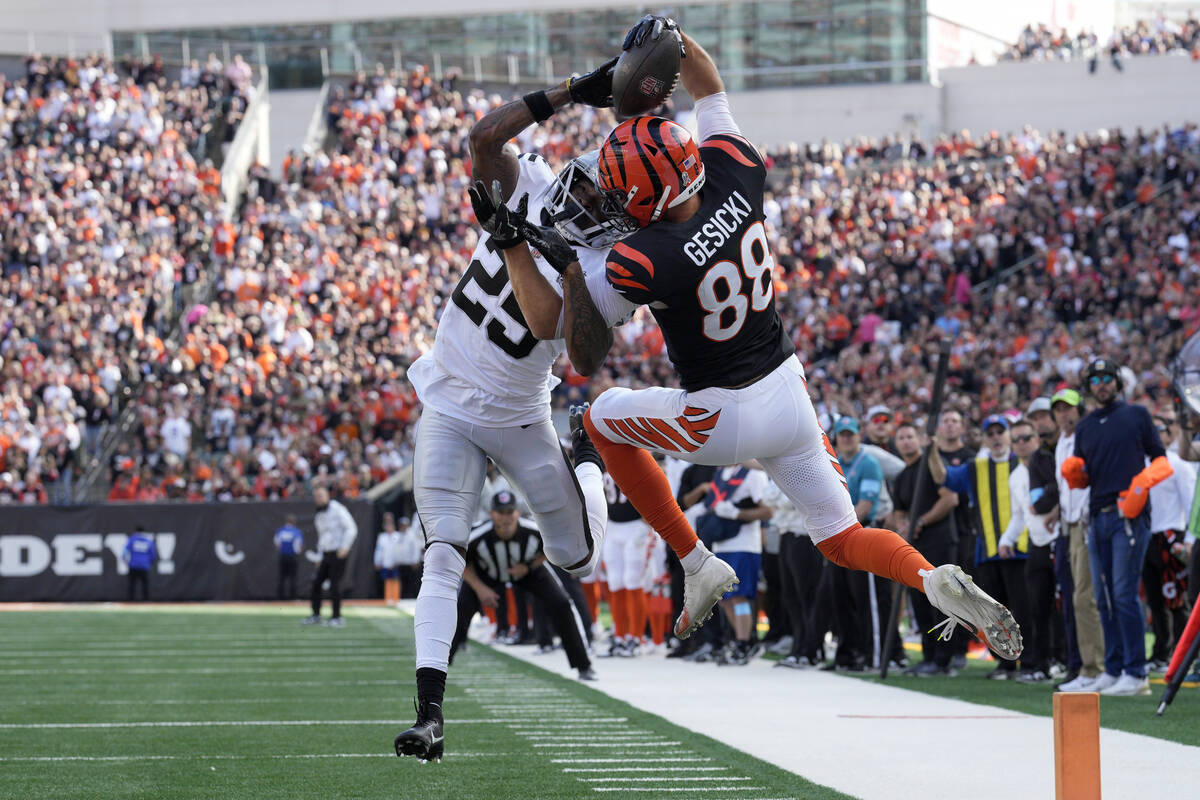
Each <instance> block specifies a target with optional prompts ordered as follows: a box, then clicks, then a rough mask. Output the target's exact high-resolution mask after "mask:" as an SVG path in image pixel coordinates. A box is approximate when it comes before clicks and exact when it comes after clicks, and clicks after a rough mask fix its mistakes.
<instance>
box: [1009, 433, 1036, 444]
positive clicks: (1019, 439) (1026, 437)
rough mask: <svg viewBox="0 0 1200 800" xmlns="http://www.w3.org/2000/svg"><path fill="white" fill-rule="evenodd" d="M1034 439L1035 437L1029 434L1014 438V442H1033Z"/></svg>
mask: <svg viewBox="0 0 1200 800" xmlns="http://www.w3.org/2000/svg"><path fill="white" fill-rule="evenodd" d="M1033 438H1034V436H1033V434H1032V433H1027V434H1025V435H1024V436H1014V437H1013V441H1014V442H1028V441H1030V440H1032V439H1033Z"/></svg>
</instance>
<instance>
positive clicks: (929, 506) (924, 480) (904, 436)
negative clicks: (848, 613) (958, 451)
mask: <svg viewBox="0 0 1200 800" xmlns="http://www.w3.org/2000/svg"><path fill="white" fill-rule="evenodd" d="M895 441H896V450H897V451H898V452H899V453H900V457H901V458H903V459H904V460H905V462H907V466H906V467H905V468H904V470H903V471H902V472H901V473H900V474H899V475H898V476H896V487H895V491H894V492H893V493H892V501H893V502H894V503H895V506H896V510H895V512H894V513H895V515H896V516H895V519H894V520H893V527H894V528H895V529H896V530H898V531H901V532H907V538H908V541H909V542H911V543H912V546H913V547H915V548H917V551H918V552H919V553H920V554H921V555H923V556H925V558H927V559H928V560H929V563H930V564H951V563H953V562H954V558H955V555H956V548H957V547H958V534H957V531H956V529H955V526H954V522H953V520H952V519H951V514H952V513H953V511H954V509H955V507H956V506H957V505H958V494H957V493H955V492H952V491H950V490H949V489H947V488H945V487H943V486H938V485H937V483H936V482H935V481H934V480H933V476H932V475H930V474H929V466H928V465H925V475H924V477H921V438H920V435H919V434H918V432H917V427H916V426H915V425H913V424H912V423H911V422H905V423H902V424H900V425H898V426H897V427H896V432H895ZM918 485H920V486H921V487H922V488H921V494H920V496H919V497H918V496H917V486H918ZM914 506H915V507H916V509H917V518H916V520H915V522H914V523H913V524H912V526H911V527H910V526H909V519H910V515H911V513H912V509H913V507H914ZM909 596H910V597H911V599H912V604H913V612H914V614H915V616H916V621H917V625H918V626H919V627H920V629H921V631H922V633H921V652H922V655H923V656H924V661H922V662H921V663H920V664H916V665H914V666H912V667H910V668H909V669H907V670H905V674H906V675H916V676H918V677H926V678H927V677H932V676H935V675H944V676H950V677H953V676H955V675H957V674H958V671H957V670H956V669H954V668H953V667H952V666H950V661H951V659H952V658H953V656H954V644H953V642H948V641H946V640H945V639H942V638H941V637H939V636H938V635H937V634H936V633H935V632H933V627H934V624H935V623H936V622H937V621H938V619H939V615H938V614H937V612H936V611H935V610H934V608H933V606H932V605H930V603H929V600H928V598H926V597H925V594H924V592H918V591H916V590H915V589H910V590H909Z"/></svg>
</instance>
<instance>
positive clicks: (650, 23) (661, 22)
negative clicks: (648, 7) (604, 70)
mask: <svg viewBox="0 0 1200 800" xmlns="http://www.w3.org/2000/svg"><path fill="white" fill-rule="evenodd" d="M663 31H674V32H675V36H676V38H678V39H679V57H680V58H687V48H686V47H684V45H683V33H682V32H681V31H680V30H679V23H677V22H676V21H675V20H673V19H671V18H670V17H657V16H655V15H654V14H647V15H646V16H644V17H642V18H641V20H640V21H639V22H638V24H636V25H634V26H633V27H632V28H630V29H629V33H627V34H625V41H624V42H622V43H621V49H622V50H628V49H629V48H631V47H641V45H642V42H644V41H646V37H650V40H651V41H653V40H655V39H657V38H659V37H660V36H662V35H663Z"/></svg>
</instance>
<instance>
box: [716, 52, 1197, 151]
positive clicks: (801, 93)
mask: <svg viewBox="0 0 1200 800" xmlns="http://www.w3.org/2000/svg"><path fill="white" fill-rule="evenodd" d="M1121 67H1122V69H1121V70H1117V69H1116V68H1114V67H1113V66H1112V64H1111V63H1110V62H1109V61H1108V60H1107V59H1106V58H1105V59H1101V60H1100V62H1099V64H1098V66H1097V69H1096V72H1095V73H1090V72H1088V65H1087V63H1086V62H1082V61H1050V62H1032V61H1031V62H1021V63H1003V64H996V65H994V66H971V67H956V68H954V69H944V70H942V71H941V72H940V73H939V77H940V85H932V84H920V83H904V84H884V85H880V84H865V85H860V86H837V87H828V88H819V89H768V90H763V91H751V92H735V93H733V94H731V96H730V103H731V105H732V107H733V111H734V113H735V115H736V116H737V119H738V122H739V124H740V125H741V126H742V129H743V130H744V131H745V132H746V134H747V136H749V137H750V138H751V139H752V140H753V141H755V142H757V143H760V144H766V145H770V146H774V145H778V144H784V143H787V142H819V141H821V140H823V139H828V140H831V141H838V142H841V141H845V140H847V139H851V138H854V137H857V136H864V135H866V136H883V135H891V134H895V133H900V134H908V135H911V134H919V135H921V136H922V137H926V138H929V137H931V136H933V135H936V134H938V133H949V132H952V131H958V130H962V129H963V128H967V129H969V130H971V131H973V132H979V131H988V130H997V131H1001V132H1008V131H1014V130H1018V129H1019V128H1020V127H1022V126H1023V125H1031V126H1033V127H1034V128H1036V129H1038V130H1065V131H1067V132H1069V133H1076V132H1079V131H1094V130H1098V129H1100V128H1112V127H1121V128H1124V129H1126V130H1133V129H1134V128H1137V127H1139V126H1141V127H1143V128H1153V127H1157V126H1159V125H1162V124H1163V123H1170V124H1172V125H1177V124H1180V123H1184V122H1200V63H1198V62H1195V61H1192V60H1191V59H1190V58H1187V57H1184V56H1174V55H1164V56H1138V57H1136V58H1125V59H1122V60H1121Z"/></svg>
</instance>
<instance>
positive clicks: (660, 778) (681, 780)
mask: <svg viewBox="0 0 1200 800" xmlns="http://www.w3.org/2000/svg"><path fill="white" fill-rule="evenodd" d="M576 780H581V781H587V782H588V783H614V782H616V781H626V782H630V781H638V782H641V783H647V782H649V781H674V782H675V783H684V782H686V781H750V780H754V779H753V778H743V777H735V776H733V775H697V776H696V777H694V778H682V777H681V778H668V777H665V776H658V777H652V778H636V777H629V778H577V779H576Z"/></svg>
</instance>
